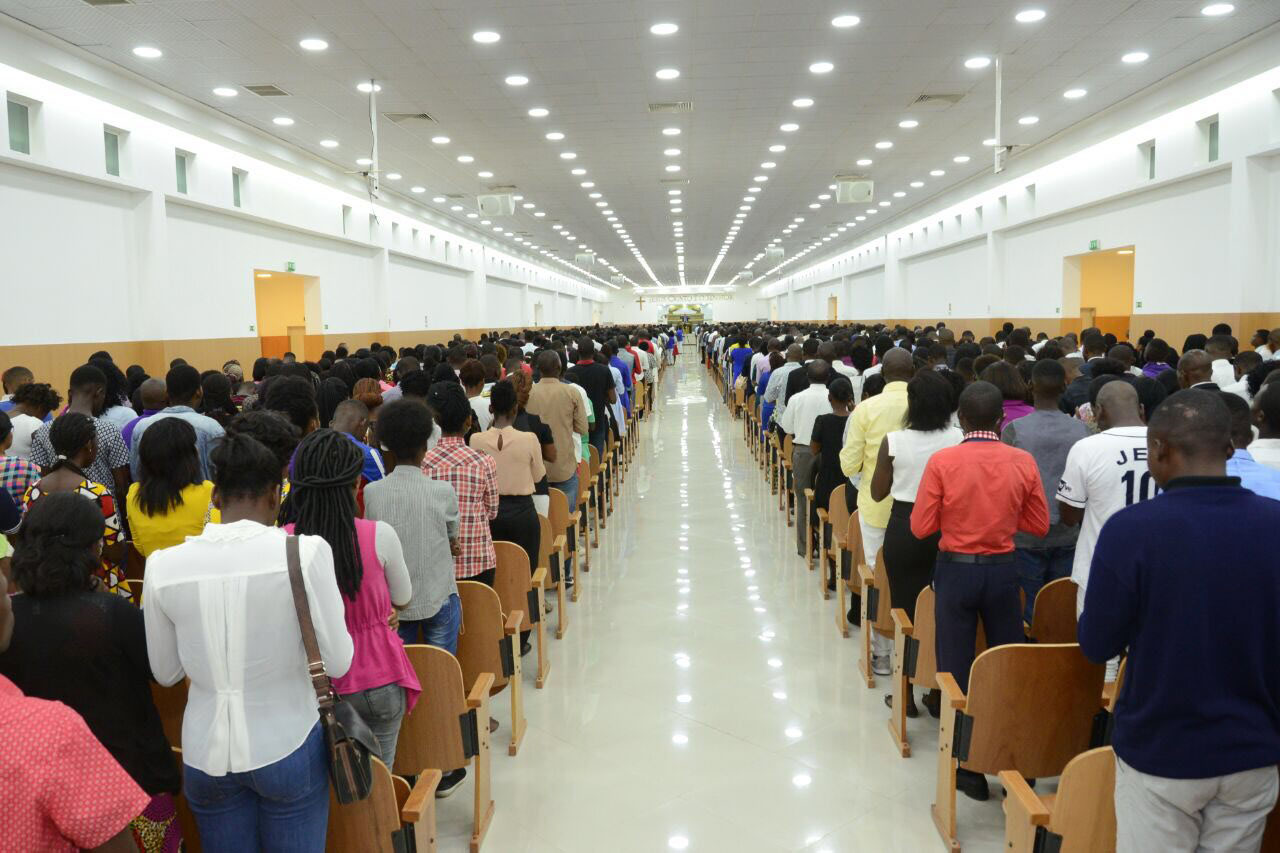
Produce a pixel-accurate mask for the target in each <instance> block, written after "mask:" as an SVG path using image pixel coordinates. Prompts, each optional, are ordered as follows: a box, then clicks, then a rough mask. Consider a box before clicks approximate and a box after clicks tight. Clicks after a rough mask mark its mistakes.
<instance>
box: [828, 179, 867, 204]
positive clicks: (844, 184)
mask: <svg viewBox="0 0 1280 853" xmlns="http://www.w3.org/2000/svg"><path fill="white" fill-rule="evenodd" d="M875 190H876V184H875V181H872V180H868V179H867V178H849V177H838V178H836V203H837V204H866V203H867V202H869V201H871V200H872V199H873V198H874V197H875Z"/></svg>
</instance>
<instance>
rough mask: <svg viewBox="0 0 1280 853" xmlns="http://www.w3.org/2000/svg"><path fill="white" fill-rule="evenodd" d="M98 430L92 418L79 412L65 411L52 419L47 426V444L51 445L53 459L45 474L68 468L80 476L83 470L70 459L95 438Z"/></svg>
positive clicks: (82, 474)
mask: <svg viewBox="0 0 1280 853" xmlns="http://www.w3.org/2000/svg"><path fill="white" fill-rule="evenodd" d="M97 436H98V432H97V428H96V426H95V425H94V422H93V418H91V417H89V416H88V415H85V414H81V413H80V412H67V413H66V414H64V415H59V416H58V417H57V418H55V419H54V421H53V423H52V424H51V425H50V427H49V444H51V445H52V446H53V453H54V461H53V464H52V465H50V466H49V470H47V471H46V472H45V475H46V476H47V475H49V474H52V473H53V472H54V471H57V470H58V469H60V468H64V467H65V468H70V469H72V470H73V471H76V472H77V473H79V474H80V475H81V476H84V472H83V471H81V470H80V469H79V468H77V467H76V465H75V464H74V463H72V461H71V457H73V456H75V455H76V454H77V453H79V452H80V450H81V449H82V448H83V447H84V446H85V445H87V444H88V443H89V442H91V441H93V440H94V439H95V438H97Z"/></svg>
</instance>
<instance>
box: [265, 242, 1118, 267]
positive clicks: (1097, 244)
mask: <svg viewBox="0 0 1280 853" xmlns="http://www.w3.org/2000/svg"><path fill="white" fill-rule="evenodd" d="M1100 248H1102V243H1101V242H1100V241H1098V240H1090V241H1089V251H1090V252H1096V251H1098V249H1100ZM289 272H293V266H292V265H290V267H289Z"/></svg>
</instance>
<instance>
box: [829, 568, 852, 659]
mask: <svg viewBox="0 0 1280 853" xmlns="http://www.w3.org/2000/svg"><path fill="white" fill-rule="evenodd" d="M848 553H849V552H848V551H846V550H844V548H832V549H831V562H832V570H833V571H834V572H835V574H836V597H837V601H836V630H837V631H839V632H840V636H841V638H843V639H846V640H847V639H848V638H849V615H848V614H849V605H848V604H847V603H846V602H845V598H844V592H845V590H846V589H848V588H849V581H848V580H846V579H845V577H844V561H845V554H848Z"/></svg>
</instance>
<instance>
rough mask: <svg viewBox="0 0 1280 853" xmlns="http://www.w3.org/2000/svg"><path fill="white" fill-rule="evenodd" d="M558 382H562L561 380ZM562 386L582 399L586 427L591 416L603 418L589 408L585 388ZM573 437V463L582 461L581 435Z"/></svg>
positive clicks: (589, 400) (589, 399)
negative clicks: (585, 415) (575, 439)
mask: <svg viewBox="0 0 1280 853" xmlns="http://www.w3.org/2000/svg"><path fill="white" fill-rule="evenodd" d="M639 352H640V353H641V354H643V353H644V350H639ZM560 381H561V382H564V380H563V379H562V380H560ZM564 384H565V385H568V386H569V387H570V388H573V389H574V390H575V391H577V392H578V395H579V396H580V397H582V411H584V412H586V413H587V426H588V427H590V426H591V425H592V424H591V417H592V415H594V416H595V417H596V419H597V421H598V420H599V419H600V418H603V417H604V416H605V415H604V412H597V411H594V410H593V409H592V408H591V397H590V396H588V394H587V389H586V388H583V387H582V386H581V385H579V384H578V383H577V382H564ZM574 435H575V436H577V439H578V440H577V441H575V442H574V443H573V459H574V461H575V462H581V461H582V433H580V432H575V433H574ZM587 452H588V453H590V452H591V451H587Z"/></svg>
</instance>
